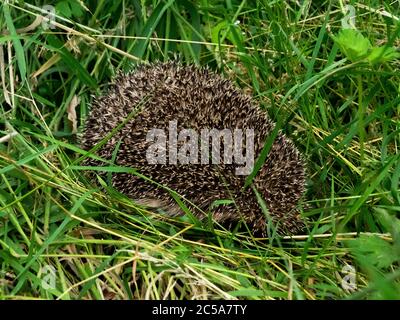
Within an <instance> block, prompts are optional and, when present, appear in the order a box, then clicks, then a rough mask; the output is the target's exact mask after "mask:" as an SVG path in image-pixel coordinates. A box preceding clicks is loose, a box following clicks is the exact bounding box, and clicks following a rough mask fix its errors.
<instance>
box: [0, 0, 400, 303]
mask: <svg viewBox="0 0 400 320" xmlns="http://www.w3.org/2000/svg"><path fill="white" fill-rule="evenodd" d="M44 4H46V3H45V2H44V1H35V0H29V1H24V2H22V1H2V2H1V4H0V7H1V14H0V30H3V32H2V34H1V36H0V71H1V82H2V86H1V89H0V103H1V104H0V106H1V108H0V113H1V117H0V142H1V143H0V298H1V299H398V298H400V271H399V262H400V258H399V257H400V238H399V234H400V220H399V212H400V186H399V179H400V156H399V151H398V146H399V143H400V103H399V102H400V95H399V93H400V86H399V83H400V76H399V75H400V74H399V72H398V68H399V60H398V59H396V58H392V59H386V60H385V59H383V58H382V57H380V58H378V61H377V62H376V63H368V61H367V60H366V59H359V60H357V59H356V60H355V61H353V59H352V57H351V56H350V54H351V53H349V52H346V51H345V49H346V48H343V46H342V47H341V46H340V45H339V43H338V42H336V41H334V40H333V35H338V34H339V33H340V30H341V29H342V24H341V21H342V19H343V18H344V17H345V16H346V15H347V13H346V9H345V8H346V7H345V5H346V4H351V5H352V6H353V7H354V9H355V12H356V17H355V26H356V28H357V30H359V31H360V32H361V34H362V35H363V37H364V38H366V39H368V40H369V41H370V43H371V44H372V45H374V46H383V45H386V46H387V47H394V48H398V46H399V32H400V28H399V22H398V21H399V18H400V12H399V6H398V4H397V3H396V2H393V3H389V2H385V4H382V2H381V1H373V0H366V1H364V2H355V1H351V2H349V3H345V2H344V1H313V2H311V1H301V2H297V1H250V0H248V1H235V0H226V1H212V2H211V1H208V0H201V1H198V2H192V1H188V0H179V1H172V0H169V1H166V0H164V1H159V0H153V1H134V0H115V1H104V0H100V1H77V0H57V1H54V5H55V10H56V14H57V19H56V22H55V28H53V29H45V28H44V27H43V24H41V22H42V21H40V20H36V21H35V19H36V17H37V16H38V15H40V9H41V7H42V6H43V5H44ZM345 40H346V39H345ZM356 44H357V43H356ZM347 45H349V46H351V45H354V43H347ZM356 49H357V48H356ZM174 56H178V57H179V58H180V59H181V60H182V61H183V62H185V63H195V64H198V65H208V66H210V67H211V68H212V69H214V70H216V71H217V72H219V73H221V74H224V75H225V77H227V78H230V79H232V80H233V81H235V82H236V83H237V85H238V86H240V87H241V88H242V89H243V90H244V91H245V92H247V93H250V94H251V95H252V96H253V97H254V99H255V100H257V101H258V102H259V103H260V105H261V106H262V107H263V108H265V111H266V112H268V114H269V115H270V117H271V118H272V119H274V121H275V122H277V123H279V124H280V125H281V127H282V130H283V131H284V132H285V133H286V134H287V135H288V136H290V137H291V138H292V139H293V140H294V141H295V143H296V145H297V147H298V148H299V149H300V150H301V151H302V153H303V154H304V157H305V159H306V163H307V172H308V180H307V193H306V195H305V197H304V199H303V201H302V204H301V207H302V215H303V216H304V217H306V218H307V219H308V228H307V230H306V232H305V233H304V235H298V236H295V237H293V238H290V237H284V238H273V239H258V238H254V237H253V236H252V235H251V234H249V233H248V232H247V233H246V232H242V233H239V232H236V231H229V230H225V229H223V228H222V227H219V226H218V225H214V226H211V227H210V226H209V224H207V223H204V224H203V223H198V222H196V221H194V222H193V221H191V220H190V215H189V216H188V218H187V219H167V218H165V217H161V216H160V215H157V214H154V213H152V212H148V211H146V210H145V209H143V208H142V207H140V206H138V205H136V204H135V203H134V202H132V201H131V200H129V199H127V198H126V197H124V196H123V195H121V194H118V193H117V192H116V191H115V190H112V189H110V188H107V190H106V192H105V191H101V190H100V188H98V187H96V186H92V185H90V184H89V183H88V182H87V181H86V180H85V178H84V177H83V174H82V168H81V167H80V166H79V160H81V159H83V158H84V157H85V156H87V153H86V152H85V151H83V150H81V149H79V147H78V144H77V133H76V131H77V130H76V128H79V127H80V126H81V125H82V124H83V121H84V119H85V116H86V115H87V113H88V108H89V105H90V102H91V100H92V97H93V95H98V94H100V93H101V92H102V90H103V89H104V88H106V86H107V83H109V82H110V81H111V79H112V78H113V77H114V76H115V74H116V73H117V71H118V70H122V71H126V70H129V69H131V68H132V66H133V65H134V64H136V63H138V62H140V61H155V60H161V61H164V60H168V59H170V58H172V57H174ZM110 170H118V168H117V167H115V166H113V167H110ZM250 182H251V181H250ZM346 266H351V267H350V268H349V267H346ZM346 268H347V269H346ZM349 270H350V271H351V270H355V274H353V273H352V272H349ZM52 273H54V274H55V283H53V284H54V286H53V285H52V283H51V281H50V280H49V279H51V277H50V278H49V275H51V274H52ZM343 278H344V280H345V282H346V281H347V280H349V279H350V280H351V279H353V280H354V281H355V283H356V285H357V288H356V290H352V288H351V287H350V288H349V287H346V286H343V283H342V280H343ZM47 280H49V281H50V282H47ZM47 283H49V284H50V285H49V286H46V284H47ZM346 283H347V282H346ZM346 283H345V284H346Z"/></svg>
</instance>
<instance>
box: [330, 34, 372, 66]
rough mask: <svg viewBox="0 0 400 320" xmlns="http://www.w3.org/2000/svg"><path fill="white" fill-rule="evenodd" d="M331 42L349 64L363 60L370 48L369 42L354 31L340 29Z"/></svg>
mask: <svg viewBox="0 0 400 320" xmlns="http://www.w3.org/2000/svg"><path fill="white" fill-rule="evenodd" d="M333 40H334V41H335V42H336V43H337V45H338V46H339V48H340V51H342V53H343V54H344V55H345V56H346V58H347V59H349V60H350V61H351V62H356V61H359V60H362V59H364V58H365V57H366V56H367V55H368V53H369V52H370V50H371V47H372V46H371V43H370V42H369V40H368V39H367V38H365V37H364V36H363V35H362V34H361V32H359V31H358V30H355V29H342V30H341V31H340V32H339V34H338V35H337V36H333Z"/></svg>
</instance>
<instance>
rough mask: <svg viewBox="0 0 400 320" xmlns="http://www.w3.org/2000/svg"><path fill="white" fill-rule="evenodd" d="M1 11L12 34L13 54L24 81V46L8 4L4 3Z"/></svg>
mask: <svg viewBox="0 0 400 320" xmlns="http://www.w3.org/2000/svg"><path fill="white" fill-rule="evenodd" d="M3 13H4V18H5V19H6V24H7V28H8V31H9V32H10V34H11V36H13V39H12V42H13V44H14V48H15V55H16V57H17V63H18V69H19V74H20V75H21V79H22V81H24V79H25V78H26V62H25V52H24V48H23V47H22V44H21V41H20V40H19V39H18V37H17V31H16V30H15V27H14V24H13V21H12V18H11V14H10V8H9V6H8V4H4V6H3Z"/></svg>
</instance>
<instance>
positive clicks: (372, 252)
mask: <svg viewBox="0 0 400 320" xmlns="http://www.w3.org/2000/svg"><path fill="white" fill-rule="evenodd" d="M350 246H351V247H353V250H354V254H355V256H356V257H357V258H358V260H363V261H364V262H367V261H368V264H371V265H375V266H376V267H378V268H386V267H389V266H390V265H391V264H392V263H393V262H395V261H397V260H398V257H397V255H396V254H395V252H394V248H393V246H392V245H391V244H389V243H388V242H386V241H385V240H383V239H381V238H379V237H377V236H363V235H362V236H360V238H359V239H356V240H355V241H354V242H353V243H352V244H350Z"/></svg>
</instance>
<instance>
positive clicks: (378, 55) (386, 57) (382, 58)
mask: <svg viewBox="0 0 400 320" xmlns="http://www.w3.org/2000/svg"><path fill="white" fill-rule="evenodd" d="M398 58H400V53H399V52H397V51H396V50H395V49H394V48H393V47H387V46H382V47H373V48H372V50H371V52H370V54H369V55H368V56H367V59H368V61H369V62H370V63H371V64H377V63H383V62H387V61H391V60H394V59H398Z"/></svg>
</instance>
